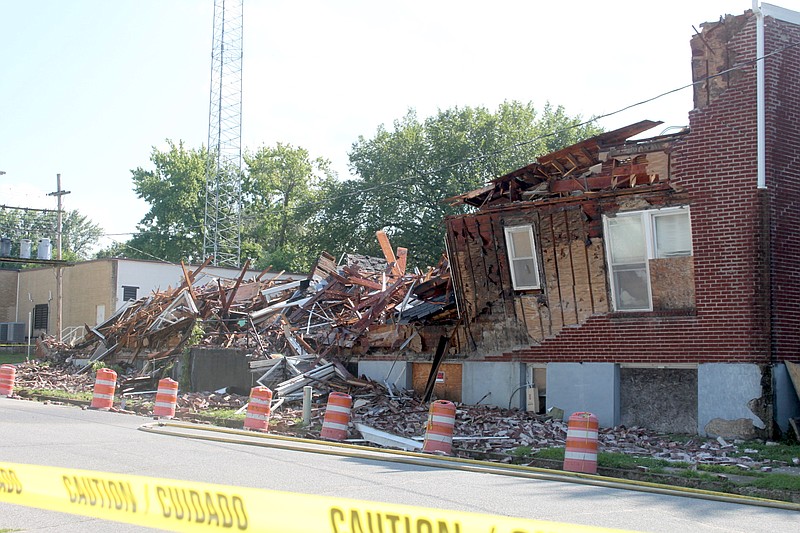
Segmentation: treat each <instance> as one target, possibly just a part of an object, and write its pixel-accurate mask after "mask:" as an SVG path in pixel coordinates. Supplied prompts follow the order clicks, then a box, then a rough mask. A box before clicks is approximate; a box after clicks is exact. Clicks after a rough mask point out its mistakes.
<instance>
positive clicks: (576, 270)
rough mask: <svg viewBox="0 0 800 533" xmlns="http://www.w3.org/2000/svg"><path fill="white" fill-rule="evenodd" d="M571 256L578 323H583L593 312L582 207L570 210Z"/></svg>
mask: <svg viewBox="0 0 800 533" xmlns="http://www.w3.org/2000/svg"><path fill="white" fill-rule="evenodd" d="M568 221H569V234H570V257H571V260H572V275H573V278H574V280H573V282H574V291H575V309H576V312H577V317H578V323H579V324H582V323H583V322H585V321H586V319H587V318H588V317H589V316H591V314H592V313H593V308H594V305H593V304H592V285H591V278H590V276H589V264H588V262H587V258H586V232H585V226H584V214H583V211H582V210H581V209H572V210H570V211H568Z"/></svg>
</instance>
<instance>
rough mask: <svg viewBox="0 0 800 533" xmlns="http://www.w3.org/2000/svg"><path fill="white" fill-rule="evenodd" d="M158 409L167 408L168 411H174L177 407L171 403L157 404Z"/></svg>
mask: <svg viewBox="0 0 800 533" xmlns="http://www.w3.org/2000/svg"><path fill="white" fill-rule="evenodd" d="M156 407H166V408H167V409H172V408H173V407H175V405H174V404H172V403H169V402H156Z"/></svg>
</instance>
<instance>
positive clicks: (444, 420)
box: [428, 415, 456, 425]
mask: <svg viewBox="0 0 800 533" xmlns="http://www.w3.org/2000/svg"><path fill="white" fill-rule="evenodd" d="M455 421H456V419H455V417H453V416H442V415H431V417H430V419H428V422H439V423H440V424H450V425H453V424H455Z"/></svg>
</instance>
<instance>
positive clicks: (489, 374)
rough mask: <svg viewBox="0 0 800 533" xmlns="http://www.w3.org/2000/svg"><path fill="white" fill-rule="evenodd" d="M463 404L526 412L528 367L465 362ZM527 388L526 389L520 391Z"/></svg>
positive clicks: (518, 364) (512, 364)
mask: <svg viewBox="0 0 800 533" xmlns="http://www.w3.org/2000/svg"><path fill="white" fill-rule="evenodd" d="M462 385H463V388H462V393H461V394H462V401H463V402H464V403H465V404H469V405H475V404H477V403H479V402H480V405H494V406H497V407H502V408H503V409H508V408H509V402H510V405H511V407H512V408H514V407H516V408H519V409H525V407H526V396H525V389H524V385H525V365H524V364H521V363H481V362H464V364H463V370H462ZM520 387H523V388H520Z"/></svg>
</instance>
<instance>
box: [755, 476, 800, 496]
mask: <svg viewBox="0 0 800 533" xmlns="http://www.w3.org/2000/svg"><path fill="white" fill-rule="evenodd" d="M751 485H752V486H753V487H758V488H761V489H771V490H791V491H796V492H800V475H797V474H780V473H774V472H771V473H770V474H769V475H767V476H763V477H760V478H758V479H756V480H755V481H753V482H752V483H751Z"/></svg>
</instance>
